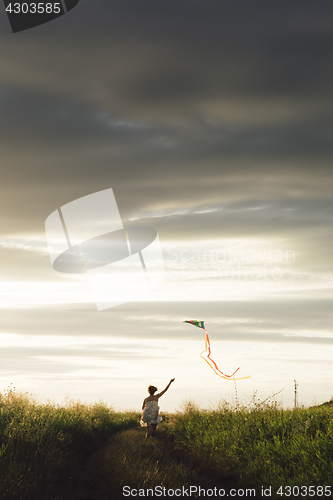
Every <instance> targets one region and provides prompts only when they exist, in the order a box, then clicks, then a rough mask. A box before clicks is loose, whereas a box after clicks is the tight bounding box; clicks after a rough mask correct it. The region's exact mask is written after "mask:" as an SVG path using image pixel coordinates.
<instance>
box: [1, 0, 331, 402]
mask: <svg viewBox="0 0 333 500" xmlns="http://www.w3.org/2000/svg"><path fill="white" fill-rule="evenodd" d="M0 15H1V18H0V40H1V41H0V58H1V65H0V108H1V112H0V132H1V133H0V138H1V139H0V140H1V149H0V155H1V161H0V171H1V183H0V225H1V232H0V255H1V258H0V297H1V304H0V307H1V310H0V317H1V321H0V345H1V349H0V356H1V365H0V389H1V390H5V389H6V388H7V387H8V386H9V385H10V384H11V383H12V384H13V385H14V386H15V387H16V388H17V389H20V390H24V391H30V392H34V393H35V394H37V395H39V396H40V398H41V399H48V398H49V399H51V400H54V401H57V402H62V401H63V400H64V398H65V397H69V398H79V399H81V400H84V401H95V400H98V399H103V400H104V401H106V402H107V403H109V404H113V405H115V406H116V407H117V408H131V409H132V408H133V409H140V407H141V404H142V399H143V398H144V397H145V396H146V387H147V386H148V384H151V383H152V384H155V385H157V386H158V387H159V388H160V389H162V388H163V387H164V386H165V385H166V384H167V382H168V381H169V379H170V378H171V377H176V382H175V384H174V385H173V386H172V389H170V392H168V393H167V394H166V395H165V396H164V397H163V400H161V403H160V404H161V408H162V409H165V410H169V411H171V410H174V409H177V408H179V406H180V404H181V403H182V402H183V401H184V400H186V399H189V398H191V399H192V400H195V401H197V402H198V403H201V404H202V405H203V406H204V407H207V406H208V405H209V404H216V403H217V402H218V401H220V400H221V399H226V400H228V401H230V402H232V401H234V397H235V396H234V395H235V387H234V383H233V382H230V381H225V380H223V379H221V378H219V377H217V376H216V375H215V374H214V373H213V371H212V370H210V368H209V367H208V365H207V364H206V363H205V362H204V361H203V360H202V359H201V358H200V352H201V351H202V350H203V349H204V332H203V331H202V330H200V329H197V328H194V327H192V326H190V325H186V324H184V323H182V321H183V320H185V319H200V320H205V322H206V326H207V329H208V332H209V334H210V338H211V342H212V353H213V357H214V359H215V361H216V362H217V363H218V365H219V367H220V368H221V369H222V370H223V371H225V372H226V373H230V372H232V371H234V369H236V368H237V367H238V366H240V370H239V376H247V375H251V378H250V379H247V380H243V381H239V382H237V391H238V396H239V397H240V398H241V400H242V401H243V402H244V403H246V402H247V401H249V399H250V398H251V396H252V394H253V391H258V397H259V398H260V399H262V400H263V399H265V398H266V397H267V396H269V395H270V394H272V393H274V392H278V391H281V390H282V389H283V391H282V392H281V394H280V395H279V396H278V398H279V400H281V401H282V403H283V404H284V405H285V406H292V405H293V397H294V380H297V382H298V383H299V402H300V404H304V405H306V406H308V405H312V404H314V403H315V402H318V403H320V402H323V401H326V400H328V399H330V397H331V396H332V395H333V381H332V369H333V332H332V326H331V325H332V307H331V301H332V298H333V297H332V296H333V293H332V292H333V272H332V251H331V248H332V243H333V238H332V229H333V225H332V220H331V214H332V187H333V169H332V166H331V162H332V152H333V142H332V133H333V128H332V126H333V120H332V119H333V102H332V85H333V70H332V68H333V64H332V62H333V61H332V57H333V34H332V6H331V2H326V1H322V2H320V3H313V2H309V1H305V0H302V1H295V2H292V4H290V2H287V1H280V2H275V3H272V2H269V3H267V2H264V1H259V2H255V3H253V2H247V1H245V0H244V1H242V0H241V1H238V2H236V3H231V2H225V1H221V0H218V1H215V0H214V1H212V0H205V1H198V0H186V1H184V0H159V1H158V2H156V1H153V0H140V1H138V0H121V1H119V2H115V1H110V0H94V1H89V0H81V1H80V3H79V5H78V6H77V7H76V8H75V9H73V10H72V11H71V12H70V13H68V14H66V15H65V16H63V17H61V18H59V19H57V20H55V21H53V22H51V23H49V24H45V25H43V26H41V27H37V28H34V29H30V30H27V31H25V32H20V33H16V34H12V33H11V31H10V28H9V23H8V20H7V19H6V15H5V12H4V9H3V10H2V11H1V12H0ZM108 188H112V189H113V192H114V195H115V197H116V200H117V203H118V208H119V212H120V214H121V217H122V220H123V222H124V224H125V225H137V226H140V225H142V226H151V227H153V228H155V229H156V230H157V231H158V234H159V238H160V241H161V245H162V248H163V255H164V262H165V270H166V277H165V281H164V283H163V284H162V285H161V286H160V287H159V288H158V289H157V290H156V291H155V292H154V293H152V294H151V295H149V296H147V297H145V298H144V299H143V300H142V301H141V302H139V301H138V302H130V303H127V304H123V305H120V306H117V307H114V308H112V309H108V310H106V311H102V312H98V311H97V309H96V305H95V303H94V302H93V298H92V295H91V291H90V288H89V285H88V283H87V282H86V279H85V276H81V275H80V276H78V275H71V274H61V273H57V272H56V271H54V270H53V268H52V265H51V262H50V258H49V254H48V248H47V243H46V238H45V225H44V224H45V219H46V218H47V217H48V216H49V215H50V214H51V213H52V212H53V211H54V210H56V209H58V208H59V207H61V206H62V205H64V204H67V203H69V202H71V201H73V200H75V199H78V198H81V197H83V196H86V195H88V194H91V193H95V192H97V191H102V190H104V189H108Z"/></svg>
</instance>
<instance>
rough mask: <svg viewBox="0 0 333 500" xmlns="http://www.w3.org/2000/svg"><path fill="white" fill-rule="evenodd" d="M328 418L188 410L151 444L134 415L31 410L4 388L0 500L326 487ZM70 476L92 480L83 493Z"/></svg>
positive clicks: (330, 438) (310, 413) (324, 413)
mask: <svg viewBox="0 0 333 500" xmlns="http://www.w3.org/2000/svg"><path fill="white" fill-rule="evenodd" d="M332 417H333V408H332V406H331V405H323V406H320V407H317V408H310V409H300V410H296V411H291V410H280V409H277V408H276V407H275V406H269V405H266V406H265V407H254V408H252V409H247V410H245V409H241V408H238V411H235V410H234V409H231V408H230V407H228V406H223V407H220V408H218V409H216V410H214V411H199V410H197V409H196V408H195V407H193V405H192V406H191V405H189V406H188V407H187V409H185V410H184V411H183V412H182V413H178V414H174V415H169V417H168V418H167V419H166V420H167V423H162V424H161V426H159V430H158V433H157V437H156V439H150V440H145V438H144V430H143V429H141V428H139V425H138V422H139V414H138V413H116V412H114V411H113V410H111V409H109V408H107V407H106V406H105V405H103V404H95V405H91V406H88V405H82V404H79V403H73V404H72V405H70V406H69V407H67V408H62V407H56V406H52V405H39V404H37V403H36V402H34V401H33V400H32V399H31V398H30V399H28V398H27V397H25V396H20V395H15V394H14V393H13V392H11V391H9V392H8V393H7V394H2V395H1V397H0V450H1V452H0V498H3V499H4V500H5V499H16V498H17V499H21V498H22V499H27V500H29V499H30V498H31V499H34V500H37V499H39V498H40V499H43V500H57V499H59V500H67V499H70V500H72V499H73V500H74V499H79V498H87V499H88V498H91V499H95V498H96V499H101V500H103V499H104V498H105V499H109V498H111V496H110V494H111V492H112V499H113V500H116V499H118V498H122V487H123V486H124V485H127V486H130V487H132V488H138V487H145V488H147V487H154V486H156V485H161V486H164V487H166V488H181V487H182V486H184V487H188V486H190V485H198V486H199V485H200V486H201V487H205V488H211V487H214V486H217V487H223V486H224V487H226V488H230V487H231V486H232V487H244V488H245V487H261V486H265V487H266V486H273V487H274V488H275V489H276V488H277V487H278V486H280V485H289V486H292V485H298V486H301V485H310V484H311V485H329V484H332V483H333V467H332V465H333V418H332ZM83 465H84V467H83ZM82 467H83V469H82ZM78 471H81V475H80V479H79V481H84V479H85V477H86V476H89V481H90V482H91V483H93V488H92V491H91V495H90V496H89V493H87V491H86V492H84V493H85V496H84V495H83V493H82V494H81V496H80V494H78V492H77V488H75V486H77V485H75V481H76V482H77V480H78V479H77V477H78ZM75 478H76V479H75ZM82 495H83V496H82ZM257 496H260V495H259V494H257ZM271 498H274V497H273V496H272V497H271ZM276 498H281V497H276ZM302 498H307V497H305V496H302ZM309 498H310V497H309Z"/></svg>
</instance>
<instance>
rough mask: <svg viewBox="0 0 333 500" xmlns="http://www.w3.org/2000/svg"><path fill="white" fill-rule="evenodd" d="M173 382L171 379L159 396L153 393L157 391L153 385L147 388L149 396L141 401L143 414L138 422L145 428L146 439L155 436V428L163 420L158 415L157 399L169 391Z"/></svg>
mask: <svg viewBox="0 0 333 500" xmlns="http://www.w3.org/2000/svg"><path fill="white" fill-rule="evenodd" d="M174 380H175V379H174V378H172V379H171V380H170V382H169V383H168V385H167V386H166V388H165V389H164V390H163V391H161V392H160V393H159V394H155V392H156V391H157V387H154V386H153V385H150V386H149V387H148V392H149V396H148V397H147V398H146V399H144V400H143V404H142V409H143V413H142V417H141V421H140V424H141V426H142V427H144V426H145V425H146V426H147V434H146V438H147V439H148V438H149V437H150V436H155V431H156V427H157V425H158V424H159V423H160V422H161V421H162V420H163V419H162V417H160V416H159V415H158V411H159V409H160V408H159V406H158V398H160V397H161V396H163V394H164V393H165V392H166V391H167V390H168V389H169V387H170V385H171V384H172V382H173V381H174Z"/></svg>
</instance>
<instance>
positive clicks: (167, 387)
mask: <svg viewBox="0 0 333 500" xmlns="http://www.w3.org/2000/svg"><path fill="white" fill-rule="evenodd" d="M174 380H175V379H174V378H172V379H171V380H170V382H169V383H168V385H167V386H166V388H165V389H164V390H163V391H161V392H160V393H159V394H156V397H157V398H160V397H161V396H163V394H164V393H165V392H166V391H167V390H168V389H169V387H170V385H171V384H172V382H173V381H174Z"/></svg>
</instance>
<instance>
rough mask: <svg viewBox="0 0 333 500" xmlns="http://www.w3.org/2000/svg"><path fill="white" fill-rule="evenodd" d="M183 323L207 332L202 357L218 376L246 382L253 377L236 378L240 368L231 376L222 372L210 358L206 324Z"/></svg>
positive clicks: (194, 321)
mask: <svg viewBox="0 0 333 500" xmlns="http://www.w3.org/2000/svg"><path fill="white" fill-rule="evenodd" d="M183 323H190V325H194V326H197V327H198V328H202V329H203V330H205V332H206V338H205V350H204V351H202V353H201V354H200V356H201V357H202V359H204V360H205V361H206V363H208V364H209V366H210V367H211V368H212V370H214V372H215V373H216V375H218V376H219V377H222V378H224V379H225V380H244V379H246V378H251V376H248V377H240V378H235V377H234V375H235V373H237V372H238V370H239V368H240V367H238V368H237V370H235V371H234V373H232V374H231V375H226V374H225V373H223V372H221V370H219V368H218V366H217V364H216V363H215V361H214V360H213V359H212V358H211V357H210V355H211V348H210V340H209V335H208V332H207V330H206V328H205V323H204V322H203V321H196V320H192V321H184V322H183Z"/></svg>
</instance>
